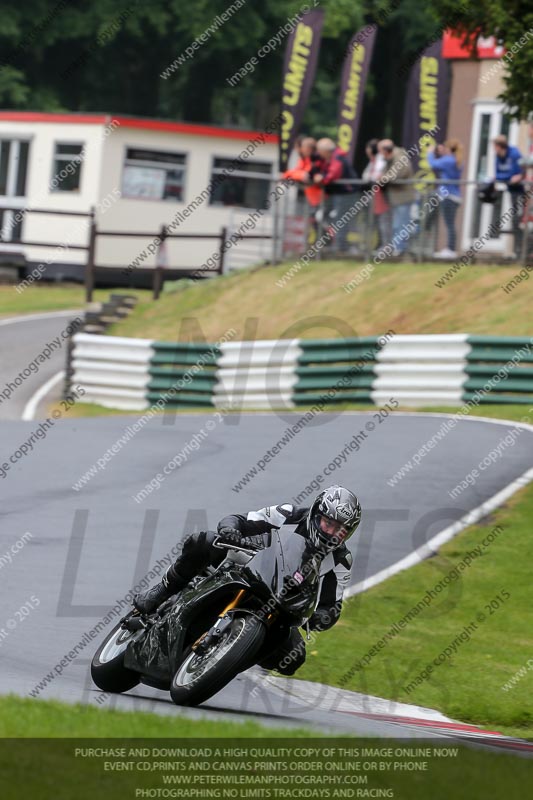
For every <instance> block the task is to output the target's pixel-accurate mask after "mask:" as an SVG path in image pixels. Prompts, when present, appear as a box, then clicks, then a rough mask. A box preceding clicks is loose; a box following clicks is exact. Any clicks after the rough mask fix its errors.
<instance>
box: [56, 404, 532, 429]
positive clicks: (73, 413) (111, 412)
mask: <svg viewBox="0 0 533 800" xmlns="http://www.w3.org/2000/svg"><path fill="white" fill-rule="evenodd" d="M56 407H57V408H59V406H55V405H53V406H50V413H51V411H52V409H53V408H56ZM311 407H312V406H299V407H298V408H297V409H295V410H294V411H293V412H292V413H293V414H294V415H295V419H296V418H297V417H298V414H303V413H305V411H306V410H308V409H309V408H311ZM459 408H460V407H459V406H457V407H455V408H454V407H451V406H428V407H425V408H411V407H410V406H406V407H401V408H398V409H396V411H401V412H409V413H417V412H427V413H433V414H457V412H458V411H459ZM376 410H377V407H376V406H372V405H362V404H359V405H358V404H355V403H345V404H342V405H341V404H339V405H332V406H327V407H326V408H325V411H324V413H331V414H334V413H337V412H342V411H368V412H372V411H374V412H375V411H376ZM212 411H213V409H211V412H212ZM396 411H392V412H391V413H392V414H394V413H396ZM531 412H533V408H532V409H531ZM531 412H530V411H529V408H528V406H527V405H501V406H500V405H494V406H491V405H486V406H477V407H476V408H469V409H468V413H467V414H466V415H467V416H472V417H476V416H477V417H487V418H489V419H501V420H511V421H513V422H520V421H523V422H529V423H530V424H533V413H531ZM68 413H69V417H100V416H102V417H106V416H121V415H122V416H135V417H140V416H142V414H143V413H144V412H143V411H121V410H120V409H118V408H106V407H105V406H99V405H97V404H96V403H76V404H75V405H74V406H72V408H70V409H69V412H68ZM170 413H174V411H172V412H170ZM209 413H210V409H209V408H205V407H203V408H201V407H198V408H183V409H176V414H209ZM230 413H231V412H230ZM235 413H246V414H249V413H254V412H253V411H249V410H246V412H235ZM259 413H261V414H264V413H265V411H264V409H261V410H260V411H259ZM273 413H274V412H273ZM284 413H287V412H286V411H285V412H284Z"/></svg>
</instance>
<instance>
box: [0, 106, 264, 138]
mask: <svg viewBox="0 0 533 800" xmlns="http://www.w3.org/2000/svg"><path fill="white" fill-rule="evenodd" d="M0 122H52V123H54V122H55V123H58V122H62V123H69V124H73V125H75V124H78V125H111V124H112V123H113V122H117V123H118V125H119V126H120V127H121V128H140V129H142V130H151V131H164V132H167V133H188V134H190V135H193V136H214V137H216V138H220V139H246V140H249V139H253V138H255V137H256V136H263V137H264V141H265V142H277V141H278V135H277V134H275V133H265V132H264V131H250V130H243V129H242V128H227V127H220V126H218V125H204V124H198V123H194V122H172V121H171V120H164V119H150V118H148V117H131V116H127V115H122V114H105V113H83V112H80V113H71V112H68V113H55V112H49V111H0Z"/></svg>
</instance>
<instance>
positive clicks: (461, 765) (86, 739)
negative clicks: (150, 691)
mask: <svg viewBox="0 0 533 800" xmlns="http://www.w3.org/2000/svg"><path fill="white" fill-rule="evenodd" d="M0 720H1V721H0V733H2V732H3V731H5V730H6V726H7V730H8V735H9V737H10V738H9V739H7V738H4V740H3V742H2V747H1V748H0V775H1V778H0V788H1V791H2V798H3V800H19V798H21V797H32V798H36V799H37V800H52V799H53V800H72V797H76V798H77V799H78V800H85V799H86V798H87V800H89V798H90V799H91V800H92V799H93V798H95V797H105V798H124V797H142V796H145V797H146V796H147V797H156V796H167V797H173V796H174V797H207V796H219V797H288V796H290V797H301V796H304V797H305V796H312V797H318V796H320V795H319V794H316V793H315V794H311V795H310V794H303V795H302V794H301V793H298V794H296V791H297V787H301V786H305V787H306V788H307V789H308V791H309V787H313V785H315V786H316V785H317V782H320V784H321V785H322V786H324V785H325V786H328V788H327V789H325V790H324V789H323V795H322V796H324V797H369V796H370V797H376V796H382V797H384V796H388V797H390V796H393V797H397V798H399V800H401V799H402V798H409V800H427V798H428V797H431V798H432V800H449V799H450V797H453V798H454V800H476V798H480V800H481V798H487V797H498V798H500V797H505V798H508V799H509V800H523V798H524V797H525V796H527V795H526V794H525V792H527V787H529V786H530V785H531V780H532V777H533V775H532V772H533V762H532V761H531V759H524V758H518V757H517V756H516V755H514V754H508V753H494V752H491V751H487V750H484V751H483V750H481V751H480V750H476V749H473V748H468V747H465V746H461V745H459V746H458V747H455V743H453V742H450V741H448V742H446V743H444V742H441V741H438V740H435V739H433V740H431V741H424V740H422V739H417V740H411V741H409V740H407V739H403V740H402V741H398V740H396V741H395V740H389V739H387V740H383V739H373V740H369V739H356V738H350V737H347V736H344V737H343V738H338V737H336V738H333V737H324V736H322V737H320V738H318V736H317V733H316V731H313V732H311V731H305V730H294V729H291V730H289V729H285V730H279V729H274V728H263V727H260V726H259V725H256V724H255V723H252V722H247V723H244V724H232V723H226V722H210V721H206V720H190V719H186V718H184V717H180V716H177V715H176V716H172V717H162V716H156V715H153V714H144V713H137V712H117V711H103V710H97V709H93V708H88V707H85V706H67V705H64V704H61V703H57V702H53V701H39V700H38V701H35V700H32V701H29V700H20V699H16V698H13V697H8V698H3V699H0ZM15 737H16V738H15ZM95 738H96V741H95ZM443 746H445V747H443ZM98 747H101V748H106V754H105V755H104V754H102V755H93V756H91V755H88V753H87V751H88V750H90V749H92V751H93V753H94V751H95V750H96V748H98ZM228 747H229V748H230V749H231V750H233V751H234V752H235V750H236V749H238V750H240V749H241V748H243V749H244V752H245V754H244V755H241V756H240V757H239V756H238V755H235V756H233V757H231V756H230V755H229V754H228V753H227V752H225V750H224V748H228ZM254 747H256V748H262V749H263V752H264V751H265V750H266V751H267V752H268V750H267V748H272V749H273V751H274V753H275V749H276V748H279V747H285V748H291V750H290V753H291V754H290V755H289V756H288V757H285V758H283V757H282V758H281V759H280V757H279V756H277V757H276V755H274V753H273V754H272V756H271V757H269V756H268V755H267V756H264V757H263V758H261V756H259V757H258V756H254V755H252V754H251V752H250V750H248V749H247V748H250V749H251V748H254ZM297 747H300V748H301V747H309V748H311V747H312V748H313V755H312V756H311V757H308V758H305V756H304V757H303V758H302V755H301V754H300V755H299V756H295V755H293V754H294V753H295V748H297ZM340 747H342V748H347V747H350V748H358V752H359V754H360V753H361V751H362V748H365V747H368V748H383V749H388V748H390V749H391V751H392V756H387V755H383V756H381V757H380V756H377V757H368V756H367V757H361V756H360V755H359V756H356V755H354V756H353V757H346V755H345V754H339V752H338V749H337V748H340ZM415 747H416V748H418V752H420V748H424V749H425V748H427V749H428V750H429V755H424V756H419V757H412V755H411V756H409V748H415ZM107 748H109V750H107ZM119 748H124V755H119V754H118V753H117V751H118V750H119ZM178 748H180V749H182V748H188V749H189V750H191V749H193V748H195V751H196V754H197V755H192V756H189V757H187V756H183V755H179V756H178V755H176V756H172V755H164V753H165V751H166V752H168V751H169V749H170V752H172V751H173V750H174V749H178ZM216 748H219V751H218V753H217V752H216ZM315 748H319V749H318V750H316V749H315ZM323 748H334V749H333V751H332V750H330V751H329V755H327V754H326V753H325V752H324V750H323ZM396 748H401V750H402V751H403V752H404V753H405V755H403V756H402V755H399V754H398V753H397V750H396ZM76 749H78V750H81V751H82V752H81V754H79V755H78V756H77V755H76ZM111 749H114V750H115V753H116V755H113V754H112V752H109V751H110V750H111ZM139 751H140V752H139ZM241 752H242V750H241ZM332 752H333V753H334V754H333V755H331V753H332ZM426 752H427V751H426ZM198 753H200V754H199V755H198ZM248 753H250V755H248ZM411 753H412V750H411ZM443 753H447V755H443ZM279 760H282V761H284V768H283V769H282V770H281V772H283V773H284V775H285V776H286V777H285V778H284V780H288V781H289V783H285V784H283V785H282V784H279V783H276V784H266V787H268V788H266V789H263V790H261V788H260V789H259V791H258V787H257V784H254V783H252V782H251V780H250V781H249V780H247V778H246V776H247V775H248V776H250V778H252V777H253V776H257V775H278V774H280V770H279V768H278V769H274V770H273V769H272V768H269V767H268V766H267V764H268V763H269V762H273V761H279ZM221 761H222V762H226V763H231V764H232V767H231V768H221V767H220V766H219V767H218V768H217V767H216V766H215V763H216V762H218V764H220V762H221ZM326 761H327V762H328V764H327V765H326V763H325V762H326ZM333 761H335V762H337V764H340V765H342V771H341V772H338V771H337V772H335V773H333V772H332V771H331V766H332V762H333ZM106 762H107V764H108V767H113V769H109V768H106V767H105V764H106ZM198 762H199V763H200V764H201V765H206V764H207V765H208V767H207V770H206V766H201V767H200V768H199V767H198V766H195V763H196V764H198ZM257 762H259V763H257ZM265 762H266V763H265ZM302 762H303V763H304V764H305V763H306V762H311V763H312V764H317V762H320V763H321V764H322V767H321V768H320V770H319V771H318V772H316V771H315V772H314V776H315V777H314V780H313V779H312V776H313V772H312V771H311V770H312V769H313V768H312V767H311V768H306V767H305V766H301V765H302ZM247 763H250V764H251V771H250V767H248V766H247ZM409 763H411V764H413V763H414V764H417V765H418V764H420V763H422V764H425V765H426V769H425V770H424V771H417V772H412V771H407V770H405V771H404V770H397V769H395V767H394V765H395V764H399V765H405V764H409ZM357 764H359V766H357ZM380 764H381V765H387V766H388V769H384V767H383V766H382V767H381V768H378V765H380ZM129 765H131V766H130V767H129V769H121V770H118V769H117V766H123V767H127V766H129ZM137 765H140V766H141V767H142V769H139V767H138V766H137ZM152 765H154V766H152ZM156 765H159V767H158V768H156ZM363 765H372V767H371V769H368V768H367V769H365V768H364V766H363ZM326 766H329V767H330V769H326V768H325V767H326ZM315 770H316V767H315ZM332 774H337V775H338V776H339V778H340V780H341V783H340V784H338V786H339V791H337V792H335V789H334V788H329V786H330V785H328V784H324V783H323V782H322V780H321V778H322V776H323V775H324V776H327V775H332ZM163 775H174V776H176V775H180V776H185V777H183V778H178V779H177V780H179V781H181V784H178V786H176V789H175V791H177V792H180V793H179V794H178V793H175V794H172V793H168V794H166V795H165V794H163V792H164V791H165V789H164V787H165V782H164V780H163V777H162V776H163ZM208 775H214V776H217V775H225V776H229V775H233V776H234V779H233V781H234V782H233V781H232V779H231V778H225V779H223V780H225V781H231V783H229V784H228V783H226V782H225V783H224V784H223V786H224V787H228V785H229V786H232V785H233V786H235V787H236V788H233V789H232V790H231V789H230V790H229V791H227V789H226V791H227V793H224V789H223V788H221V789H220V793H219V794H217V793H214V794H208V793H207V792H208V791H209V787H210V786H211V787H213V786H216V785H217V784H210V783H209V778H208V777H207V776H208ZM346 775H350V776H352V777H353V776H357V775H359V776H365V775H366V776H367V777H366V779H365V778H364V777H363V778H362V780H363V781H364V780H366V781H367V783H366V784H362V783H360V784H359V787H360V788H359V790H358V789H357V784H355V785H354V784H353V783H348V782H347V781H346V778H344V776H346ZM186 776H191V778H189V779H188V778H187V777H186ZM317 776H318V777H317ZM309 778H311V779H312V782H307V781H306V780H305V779H309ZM343 778H344V780H343ZM240 779H243V780H244V783H241V782H240ZM188 780H191V781H192V784H188V785H187V783H186V781H188ZM218 785H219V786H220V784H218ZM260 786H261V785H260ZM262 786H263V787H264V786H265V784H262ZM280 786H282V788H281V789H280V788H279V787H280ZM342 786H350V787H353V794H352V793H346V792H343V791H342V790H341V789H340V787H342ZM193 787H194V788H193ZM274 787H275V788H274ZM380 790H381V791H380ZM385 790H388V791H387V792H385ZM143 791H146V794H143ZM166 791H167V792H172V789H171V788H170V787H169V788H168V789H166ZM210 791H211V792H213V789H212V788H211V789H210ZM274 791H276V792H277V794H275V793H274ZM358 791H362V792H367V793H362V794H359V793H356V792H358ZM371 791H372V794H370V792H371ZM391 791H392V794H391ZM157 792H161V794H157ZM283 792H284V793H283ZM378 792H379V794H378Z"/></svg>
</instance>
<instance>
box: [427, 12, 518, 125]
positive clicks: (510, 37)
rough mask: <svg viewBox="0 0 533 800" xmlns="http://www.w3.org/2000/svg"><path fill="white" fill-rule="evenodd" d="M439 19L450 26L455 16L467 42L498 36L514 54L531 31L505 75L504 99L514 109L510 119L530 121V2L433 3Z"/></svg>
mask: <svg viewBox="0 0 533 800" xmlns="http://www.w3.org/2000/svg"><path fill="white" fill-rule="evenodd" d="M433 7H434V9H435V12H436V13H437V14H438V15H439V18H440V19H441V20H442V21H443V22H446V21H447V20H449V19H450V17H451V15H452V14H455V19H456V20H457V21H458V22H459V23H460V31H461V33H462V34H463V36H464V41H465V42H467V43H470V44H473V43H475V41H476V39H477V36H478V35H479V34H481V35H482V36H496V37H497V39H498V41H499V42H501V43H502V44H503V45H504V46H505V48H506V49H507V50H508V51H510V50H511V48H512V47H513V45H514V44H515V43H516V44H517V46H518V43H520V39H521V38H522V37H523V36H524V34H526V33H527V32H529V31H531V33H530V35H529V37H528V38H526V41H525V42H524V40H523V41H522V43H521V46H520V49H518V50H517V52H515V54H514V55H513V58H512V60H510V61H509V62H507V63H508V69H507V70H506V72H505V73H504V83H505V89H504V91H503V93H502V95H501V99H502V100H503V101H504V102H505V103H506V104H507V106H508V107H509V109H510V116H512V117H514V118H516V119H526V118H527V116H528V114H529V113H530V112H531V111H532V110H533V81H532V80H531V75H532V73H533V47H532V46H531V43H532V38H531V37H532V36H533V6H532V5H531V2H529V0H505V2H504V0H478V2H476V3H464V4H463V5H462V6H457V3H456V2H455V0H433Z"/></svg>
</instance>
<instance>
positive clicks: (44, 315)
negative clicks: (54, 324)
mask: <svg viewBox="0 0 533 800" xmlns="http://www.w3.org/2000/svg"><path fill="white" fill-rule="evenodd" d="M80 312H83V309H82V308H73V309H70V310H67V311H50V312H46V313H44V312H43V313H42V314H27V315H26V316H23V317H7V318H6V319H0V325H13V324H14V323H16V322H32V320H34V319H53V318H54V317H69V316H71V315H72V314H79V313H80Z"/></svg>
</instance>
